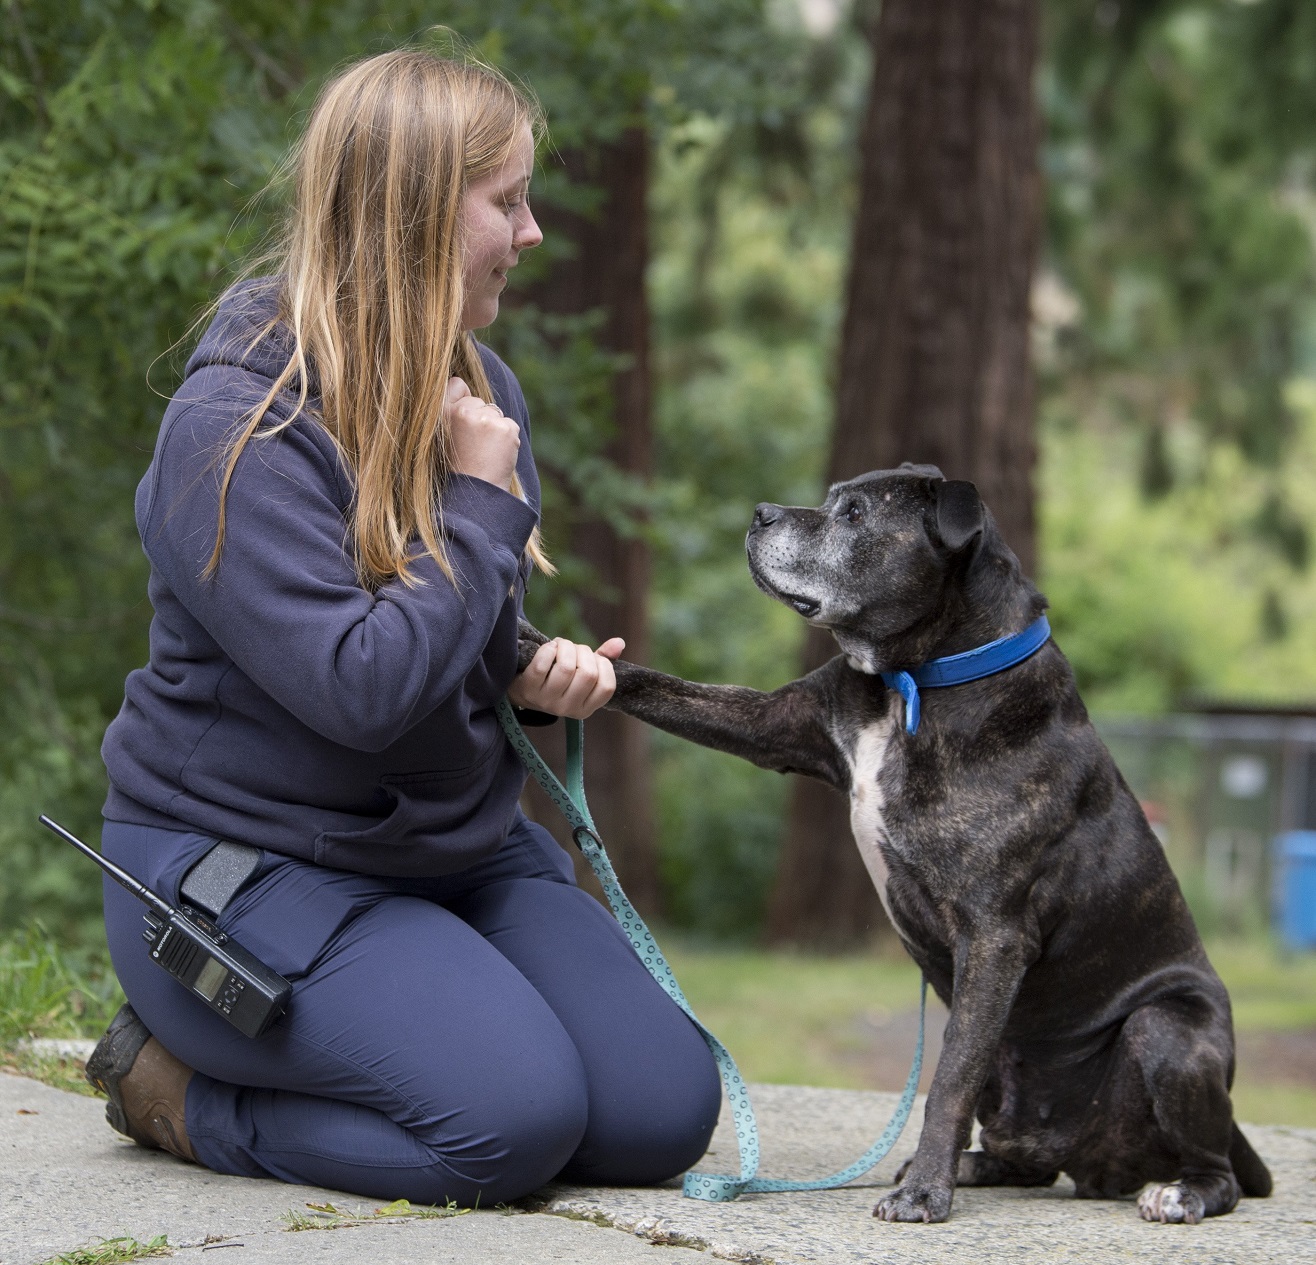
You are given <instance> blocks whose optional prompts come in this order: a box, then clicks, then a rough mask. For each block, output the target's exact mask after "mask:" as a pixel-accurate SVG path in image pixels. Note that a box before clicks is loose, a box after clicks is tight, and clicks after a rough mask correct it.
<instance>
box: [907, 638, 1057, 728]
mask: <svg viewBox="0 0 1316 1265" xmlns="http://www.w3.org/2000/svg"><path fill="white" fill-rule="evenodd" d="M1050 636H1051V625H1050V624H1049V623H1047V620H1046V616H1045V615H1039V616H1038V617H1037V618H1036V619H1035V620H1034V621H1033V622H1032V623H1031V624H1029V625H1028V627H1027V628H1025V629H1024V630H1023V632H1020V633H1014V634H1013V635H1012V636H1009V637H1000V638H998V639H997V640H996V641H989V642H988V643H987V644H986V645H985V646H979V647H978V648H977V649H976V650H966V651H965V652H964V653H963V654H949V655H947V656H946V657H945V658H944V659H929V660H928V662H927V663H925V664H924V665H923V666H922V667H920V668H915V669H914V671H913V672H883V673H882V680H883V681H885V682H886V685H887V688H888V689H892V690H896V691H897V692H898V693H899V694H900V697H901V698H903V699H904V700H905V729H906V731H907V732H909V733H912V734H916V733H918V722H919V713H920V710H921V709H920V707H919V697H918V692H919V687H920V686H921V687H922V688H923V689H925V690H927V689H936V688H939V687H941V686H946V685H963V684H964V683H965V682H966V681H976V680H978V679H979V678H981V677H984V676H994V675H995V674H996V673H997V672H1004V671H1005V669H1006V668H1012V667H1014V665H1015V664H1016V663H1022V662H1023V661H1024V660H1025V659H1027V658H1030V657H1031V656H1032V655H1035V654H1036V653H1037V652H1038V651H1039V650H1040V649H1041V648H1042V647H1043V646H1044V645H1046V643H1047V641H1048V639H1049V638H1050Z"/></svg>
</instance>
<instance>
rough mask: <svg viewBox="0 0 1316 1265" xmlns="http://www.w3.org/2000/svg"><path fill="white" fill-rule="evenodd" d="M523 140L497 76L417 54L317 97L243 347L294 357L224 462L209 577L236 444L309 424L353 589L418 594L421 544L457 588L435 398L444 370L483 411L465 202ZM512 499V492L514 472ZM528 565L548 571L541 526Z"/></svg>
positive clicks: (528, 123)
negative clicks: (345, 486) (264, 293)
mask: <svg viewBox="0 0 1316 1265" xmlns="http://www.w3.org/2000/svg"><path fill="white" fill-rule="evenodd" d="M524 127H529V128H530V130H531V132H532V134H534V135H535V136H536V137H538V136H539V135H541V134H542V130H543V116H542V114H541V113H540V111H539V109H538V106H537V105H536V104H535V103H534V102H533V101H532V100H531V99H530V98H529V97H528V96H526V95H525V94H524V93H522V92H520V91H518V90H517V89H516V88H514V87H513V86H512V85H511V84H510V83H508V81H507V80H506V79H504V78H503V77H502V75H500V74H499V73H498V72H497V71H495V70H493V69H491V68H490V67H488V66H484V65H480V64H478V63H474V62H469V61H454V60H451V59H448V58H443V57H436V56H434V55H433V54H431V53H427V52H424V51H420V50H415V49H404V50H400V51H397V52H391V53H382V54H380V55H378V56H375V57H368V58H366V59H364V60H363V61H359V62H357V63H355V64H354V65H352V66H349V67H348V68H347V69H346V70H345V71H343V72H342V73H341V74H339V75H337V76H336V77H335V78H334V79H332V80H331V81H330V82H329V83H328V84H326V85H325V87H324V89H323V90H322V91H321V93H320V96H319V98H318V100H317V101H316V104H315V108H314V110H313V111H312V113H311V118H310V122H309V123H308V125H307V128H306V132H305V134H304V136H303V137H302V139H301V141H300V143H299V144H298V146H297V147H296V148H295V149H294V151H293V154H292V157H291V163H292V166H293V169H294V171H295V176H296V186H295V188H296V192H295V196H294V200H293V206H292V209H291V211H290V213H289V216H288V219H287V223H286V226H285V228H284V231H283V233H282V234H281V237H280V239H279V240H278V242H277V243H276V245H275V247H274V249H273V250H272V251H271V252H270V253H269V254H267V255H266V256H265V257H264V259H263V260H262V261H261V268H262V270H263V269H264V268H265V267H273V269H274V270H275V271H276V272H277V274H278V276H279V284H280V289H279V302H278V310H277V314H276V316H275V317H274V318H273V319H272V320H271V321H270V323H269V324H268V325H267V326H266V327H265V328H264V329H263V330H262V331H261V333H260V334H259V335H258V337H257V339H256V340H255V341H259V340H260V338H263V337H264V336H266V335H267V334H269V333H270V331H271V330H272V329H273V328H274V326H275V325H277V324H279V323H282V324H284V325H286V327H287V328H288V330H289V331H290V333H291V342H292V354H291V357H290V358H289V361H288V364H287V366H286V367H285V368H284V369H283V371H282V373H280V374H279V376H278V378H277V379H276V380H275V382H274V384H273V385H272V386H271V387H270V389H269V391H268V392H267V393H266V395H265V398H264V399H263V400H262V401H261V402H260V403H259V404H258V405H257V406H256V408H255V409H254V410H253V411H252V413H251V414H250V415H249V416H248V417H247V418H246V419H245V422H244V425H243V426H242V428H241V429H240V430H239V431H238V432H237V434H236V435H235V436H234V438H233V440H232V442H231V443H230V445H229V447H228V450H227V452H226V455H225V456H224V458H223V474H222V477H221V480H220V494H219V524H218V531H217V534H216V538H215V547H214V550H213V551H212V553H211V556H210V560H209V562H208V563H207V565H206V569H205V574H206V575H207V576H212V575H214V574H215V572H216V571H217V569H218V567H219V558H220V551H221V549H222V548H223V544H224V511H225V501H226V499H227V495H228V489H229V485H230V483H231V482H232V479H233V473H234V470H235V468H236V466H237V463H238V459H239V457H241V455H242V452H243V449H244V448H245V447H246V446H247V444H248V443H249V442H250V441H251V440H252V439H253V438H257V439H263V438H267V437H269V436H272V435H276V434H278V433H279V431H281V430H283V429H284V427H286V426H290V425H292V423H293V422H294V421H295V420H296V419H297V418H298V417H299V416H300V415H301V414H302V413H306V414H307V415H308V416H311V417H313V418H314V420H315V421H316V422H318V423H319V424H320V425H322V426H323V427H324V428H325V430H326V431H327V432H328V433H329V435H330V436H331V437H332V438H333V441H334V443H335V445H336V446H337V448H338V451H339V455H340V457H341V459H342V460H343V461H344V463H345V465H346V466H347V468H348V469H349V470H350V471H351V473H352V475H353V477H354V481H355V503H354V506H353V511H352V522H351V535H352V540H353V554H354V562H355V566H356V572H357V577H358V579H359V580H360V582H361V584H362V585H363V586H364V587H366V588H368V589H371V590H372V591H373V590H375V589H377V588H378V587H379V586H380V585H381V584H383V583H384V582H385V581H387V580H391V579H394V578H397V579H400V580H402V581H403V582H404V583H406V584H414V583H416V582H417V581H416V578H415V576H414V574H413V573H412V571H411V569H410V563H411V562H412V561H414V556H413V553H414V546H412V545H411V542H413V541H415V540H416V539H419V541H420V543H421V545H422V546H423V547H424V551H425V552H426V553H427V554H429V556H430V557H432V558H433V559H434V560H435V561H436V562H437V563H438V565H439V567H440V568H441V569H442V570H443V573H444V574H445V575H446V576H447V577H448V579H449V580H450V581H452V582H453V583H455V582H456V581H455V577H454V575H453V570H452V565H451V563H450V562H449V560H448V555H447V551H446V549H445V547H444V530H443V521H442V490H443V485H444V482H445V480H446V478H447V476H448V473H449V472H450V470H451V437H450V434H449V431H448V427H447V424H446V423H445V421H444V419H443V399H444V391H445V389H446V387H447V383H448V379H449V377H451V376H453V375H456V376H458V377H461V378H463V379H464V380H465V381H466V383H467V385H468V386H469V387H470V389H471V393H472V394H473V395H477V396H480V397H481V398H483V399H486V400H489V399H492V398H493V397H492V393H491V391H490V386H489V379H488V375H487V374H486V373H485V370H484V365H483V363H482V361H481V359H480V355H479V351H478V349H477V347H476V345H475V340H474V338H473V337H472V336H471V335H470V334H469V333H467V332H466V331H464V330H462V328H461V316H462V309H463V303H464V298H465V293H464V287H463V283H462V239H461V219H460V208H461V200H462V196H463V193H464V190H465V189H466V187H467V186H468V185H469V184H470V183H471V182H472V181H473V180H478V179H479V178H480V177H482V176H485V175H488V174H490V173H492V172H495V171H497V170H499V168H501V167H502V166H503V164H504V163H506V162H507V160H508V158H509V156H510V154H511V152H512V150H513V147H514V144H515V141H516V138H517V136H518V135H519V134H520V132H521V129H522V128H524ZM312 380H314V381H315V383H316V384H318V395H319V399H320V406H319V408H318V410H315V411H314V412H313V411H312V409H311V408H309V407H308V400H309V398H310V394H309V393H310V384H311V382H312ZM285 390H295V391H296V392H297V395H298V400H297V407H296V408H295V409H294V411H293V413H292V415H291V416H290V417H288V418H287V419H286V420H285V419H279V420H278V421H276V422H274V423H273V424H271V425H263V424H264V422H265V419H266V416H267V414H268V413H269V411H270V408H271V406H272V405H273V403H274V401H275V399H276V398H277V397H278V395H279V394H280V392H283V391H285ZM511 490H512V492H513V494H515V495H517V496H521V495H523V492H522V489H521V485H520V483H519V481H518V480H517V478H516V476H515V475H513V479H512V489H511ZM526 552H527V553H528V554H529V555H530V557H531V558H532V559H533V561H534V562H535V564H536V565H537V566H538V567H539V568H540V570H542V571H545V572H547V573H548V574H552V572H553V570H554V567H553V565H552V563H551V562H550V561H549V560H548V557H547V555H546V554H545V552H544V549H543V546H542V543H541V541H540V537H539V530H538V528H536V529H535V531H534V533H533V535H532V536H531V538H530V542H529V544H528V545H527V547H526Z"/></svg>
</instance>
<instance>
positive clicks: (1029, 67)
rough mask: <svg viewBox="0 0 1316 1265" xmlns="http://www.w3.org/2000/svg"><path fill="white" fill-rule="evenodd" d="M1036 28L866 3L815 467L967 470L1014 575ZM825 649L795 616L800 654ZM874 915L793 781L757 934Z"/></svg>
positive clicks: (1028, 396)
mask: <svg viewBox="0 0 1316 1265" xmlns="http://www.w3.org/2000/svg"><path fill="white" fill-rule="evenodd" d="M1037 41H1038V6H1037V0H939V2H938V3H935V4H928V3H926V0H883V3H882V6H881V11H880V14H879V17H878V20H877V23H876V27H875V29H874V31H873V50H874V73H873V84H872V88H871V91H870V95H869V100H868V111H867V116H866V118H865V120H864V127H863V135H862V139H861V146H862V153H861V174H860V198H859V210H858V215H857V217H856V222H855V235H854V244H853V251H852V256H851V265H850V282H849V290H848V295H847V306H846V314H845V323H844V326H843V329H842V335H841V354H840V380H839V387H838V392H837V412H836V426H835V430H834V433H833V438H832V451H831V459H830V463H829V468H828V481H829V482H836V481H838V480H842V479H848V478H853V477H854V476H855V475H858V474H862V473H864V472H865V471H867V470H874V469H889V468H891V467H894V466H898V465H899V464H900V463H901V462H902V461H916V462H928V463H931V464H934V465H937V466H940V467H941V469H942V471H943V472H944V473H945V475H946V477H947V478H950V479H971V480H973V482H975V483H976V484H977V485H978V488H979V491H980V492H981V493H982V497H983V500H984V501H985V502H986V504H987V505H988V506H989V507H990V509H991V511H992V513H993V515H994V516H995V518H996V521H997V523H998V524H999V526H1000V528H1001V531H1002V534H1003V535H1004V536H1005V539H1006V540H1007V541H1008V542H1009V544H1010V546H1011V547H1012V548H1013V549H1014V551H1015V552H1016V553H1017V554H1018V555H1019V559H1020V561H1021V562H1022V564H1023V567H1024V570H1025V571H1026V572H1031V571H1032V569H1033V562H1034V543H1033V492H1032V474H1033V466H1034V460H1035V455H1034V444H1033V415H1034V393H1033V377H1032V370H1031V366H1030V362H1029V297H1030V289H1031V283H1032V272H1033V263H1034V258H1035V255H1036V251H1037V243H1038V234H1039V230H1040V206H1041V185H1040V178H1039V175H1038V169H1037V145H1038V137H1039V129H1038V121H1037V112H1036V108H1035V105H1034V100H1033V69H1034V63H1035V59H1036V54H1037ZM834 653H835V646H834V643H833V642H832V641H831V638H830V637H828V636H826V635H825V634H820V633H817V632H814V631H812V630H811V632H810V634H809V641H808V644H807V646H806V650H805V664H806V667H814V666H817V665H818V664H819V663H822V662H824V661H825V660H826V659H827V657H828V656H829V655H831V654H834ZM882 921H883V920H882V919H881V916H880V915H879V913H878V904H877V900H876V896H875V894H874V893H873V891H872V887H871V883H870V882H869V880H868V877H867V874H866V872H865V870H864V867H863V865H862V863H861V862H860V860H859V857H858V855H857V850H856V849H855V847H854V845H853V842H852V840H851V836H850V829H849V818H848V811H847V805H846V804H845V802H844V800H843V799H842V797H840V796H839V795H837V794H836V793H835V792H833V791H831V790H830V789H829V788H827V787H825V786H822V785H820V784H810V783H806V782H804V781H803V780H802V779H799V780H797V782H796V785H795V787H794V788H793V793H792V799H791V809H790V815H789V822H788V833H787V837H786V841H785V846H784V848H783V856H782V862H781V867H780V870H779V872H778V878H777V883H776V887H775V890H774V893H773V898H772V902H771V907H770V910H769V918H768V936H769V938H770V939H771V940H774V941H787V942H796V943H810V944H827V945H831V946H838V945H842V944H846V943H855V942H858V941H861V940H863V939H865V938H867V937H869V936H870V935H871V934H872V932H873V929H874V928H875V927H877V926H878V925H880V924H881V923H882Z"/></svg>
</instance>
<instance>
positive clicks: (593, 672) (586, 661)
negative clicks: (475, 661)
mask: <svg viewBox="0 0 1316 1265" xmlns="http://www.w3.org/2000/svg"><path fill="white" fill-rule="evenodd" d="M625 649H626V643H625V642H624V641H623V640H622V639H621V638H620V637H612V638H610V639H609V640H608V641H605V642H604V643H603V644H602V645H601V646H600V647H599V648H598V649H597V650H591V649H590V648H589V647H588V646H581V645H577V644H576V643H575V642H574V641H568V640H567V639H566V638H565V637H555V638H554V639H553V640H552V641H546V642H545V643H544V644H543V645H542V646H540V647H539V649H538V650H537V651H536V652H535V657H534V658H533V659H531V660H530V662H529V663H528V664H527V665H526V669H525V671H524V672H522V673H521V674H520V675H519V676H517V678H516V679H515V680H514V681H513V682H512V684H511V687H510V688H509V689H508V691H507V697H508V698H509V699H511V700H512V702H513V703H514V704H515V705H516V706H517V707H529V708H533V709H534V710H535V711H537V712H548V713H549V714H550V715H553V716H569V717H571V719H573V720H586V719H587V718H588V717H590V716H592V715H593V714H594V713H595V712H596V711H598V710H599V708H600V707H602V706H603V705H604V704H605V703H606V702H607V701H608V700H609V699H610V698H611V697H612V695H613V691H614V690H616V688H617V678H616V676H615V675H614V674H613V671H612V661H613V660H614V659H618V658H620V657H621V652H622V651H623V650H625Z"/></svg>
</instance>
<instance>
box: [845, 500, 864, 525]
mask: <svg viewBox="0 0 1316 1265" xmlns="http://www.w3.org/2000/svg"><path fill="white" fill-rule="evenodd" d="M863 516H864V510H863V506H861V505H860V504H859V502H858V501H851V502H850V504H849V505H847V506H846V507H845V521H846V522H847V523H857V522H859V520H860V519H862V518H863Z"/></svg>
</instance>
